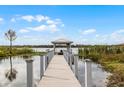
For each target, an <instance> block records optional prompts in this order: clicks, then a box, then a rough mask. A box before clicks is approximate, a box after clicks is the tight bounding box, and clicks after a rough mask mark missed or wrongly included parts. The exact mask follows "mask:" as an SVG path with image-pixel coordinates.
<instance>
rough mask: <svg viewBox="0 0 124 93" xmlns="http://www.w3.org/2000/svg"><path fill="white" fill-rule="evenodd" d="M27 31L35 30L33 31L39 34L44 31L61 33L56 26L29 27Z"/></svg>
mask: <svg viewBox="0 0 124 93" xmlns="http://www.w3.org/2000/svg"><path fill="white" fill-rule="evenodd" d="M27 29H29V30H33V31H39V32H42V31H51V32H56V31H59V28H58V27H57V26H56V25H55V24H51V25H40V26H36V27H27Z"/></svg>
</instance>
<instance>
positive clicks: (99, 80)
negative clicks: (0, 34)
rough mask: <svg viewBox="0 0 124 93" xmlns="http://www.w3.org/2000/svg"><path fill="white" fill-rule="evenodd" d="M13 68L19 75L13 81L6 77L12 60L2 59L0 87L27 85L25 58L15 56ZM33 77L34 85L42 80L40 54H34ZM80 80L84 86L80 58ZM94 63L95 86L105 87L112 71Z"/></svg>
mask: <svg viewBox="0 0 124 93" xmlns="http://www.w3.org/2000/svg"><path fill="white" fill-rule="evenodd" d="M33 49H34V50H36V51H46V50H47V49H49V50H52V48H33ZM61 49H65V48H58V49H57V51H60V50H61ZM72 50H73V52H74V53H77V50H78V49H77V48H73V49H72ZM12 59H13V68H14V69H16V71H17V75H16V79H14V80H13V81H9V80H8V79H7V78H6V77H5V73H6V71H7V70H8V69H10V62H9V59H1V60H0V87H10V86H11V87H26V79H27V76H26V75H27V73H26V62H25V59H23V58H22V57H13V58H12ZM33 60H34V61H33V77H34V81H33V82H34V86H36V85H37V83H38V82H39V80H40V67H39V64H40V57H39V56H33ZM78 63H79V69H78V70H79V81H80V83H81V85H82V86H84V62H83V61H82V60H79V62H78ZM91 64H92V82H93V86H96V87H105V86H106V83H105V81H106V78H107V77H108V75H110V73H107V72H106V71H104V70H102V68H101V66H100V65H99V64H96V63H94V62H91Z"/></svg>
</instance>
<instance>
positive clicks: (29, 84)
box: [26, 59, 33, 87]
mask: <svg viewBox="0 0 124 93" xmlns="http://www.w3.org/2000/svg"><path fill="white" fill-rule="evenodd" d="M26 63H27V87H32V86H33V60H32V59H27V60H26Z"/></svg>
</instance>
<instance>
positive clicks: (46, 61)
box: [45, 54, 48, 70]
mask: <svg viewBox="0 0 124 93" xmlns="http://www.w3.org/2000/svg"><path fill="white" fill-rule="evenodd" d="M47 65H48V58H47V54H46V55H45V70H46V68H47Z"/></svg>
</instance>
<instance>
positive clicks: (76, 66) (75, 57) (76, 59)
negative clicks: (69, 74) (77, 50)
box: [74, 55, 78, 79]
mask: <svg viewBox="0 0 124 93" xmlns="http://www.w3.org/2000/svg"><path fill="white" fill-rule="evenodd" d="M74 65H75V76H76V77H77V79H78V56H77V55H74Z"/></svg>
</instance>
